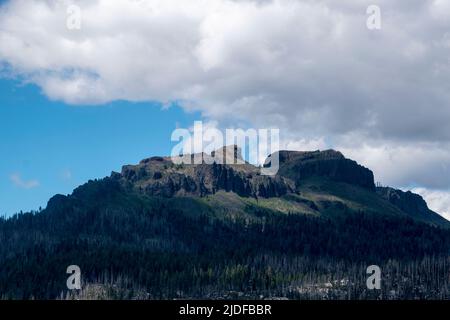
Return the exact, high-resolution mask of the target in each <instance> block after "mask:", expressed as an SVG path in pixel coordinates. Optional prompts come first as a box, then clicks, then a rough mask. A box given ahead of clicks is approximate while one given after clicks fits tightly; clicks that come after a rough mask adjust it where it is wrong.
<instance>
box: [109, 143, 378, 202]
mask: <svg viewBox="0 0 450 320" xmlns="http://www.w3.org/2000/svg"><path fill="white" fill-rule="evenodd" d="M216 154H220V155H224V161H221V163H222V164H218V163H216V162H213V161H211V160H210V159H211V157H214V156H215V155H216ZM277 155H278V156H279V159H280V170H279V173H278V174H277V175H276V176H265V175H261V174H260V168H258V167H255V166H253V165H251V164H249V163H246V162H245V161H244V160H243V158H242V155H241V149H240V148H238V147H237V146H228V147H224V148H221V149H219V150H217V151H215V152H213V153H212V154H211V155H207V154H204V153H201V154H193V155H184V156H183V157H184V158H185V160H186V159H189V160H192V161H187V162H188V163H195V162H197V163H199V164H178V165H176V164H174V163H173V161H172V159H171V158H170V157H152V158H149V159H145V160H142V161H141V162H140V163H139V164H138V165H127V166H124V167H123V168H122V172H121V173H120V174H119V173H113V174H112V176H113V177H114V178H116V179H119V180H120V181H121V182H122V183H124V184H125V185H128V186H129V187H132V188H135V189H137V190H139V191H140V192H143V193H145V194H148V195H158V196H164V197H173V196H184V195H188V194H190V195H197V196H204V195H208V194H214V193H216V192H217V191H219V190H224V191H227V192H234V193H236V194H238V195H239V196H244V197H255V198H258V197H263V198H271V197H278V196H282V195H285V194H287V193H295V192H297V190H298V187H299V183H300V182H301V181H302V180H304V179H307V178H310V177H314V176H317V177H326V178H329V179H331V180H334V181H338V182H345V183H349V184H354V185H357V186H361V187H363V188H366V189H369V190H375V184H374V177H373V173H372V171H370V170H369V169H367V168H364V167H363V166H360V165H359V164H357V163H356V162H355V161H352V160H349V159H346V158H345V157H344V156H343V155H342V154H341V153H340V152H337V151H334V150H327V151H314V152H295V151H280V152H278V154H276V155H275V154H274V155H271V156H269V157H268V160H270V159H271V158H272V157H274V156H277ZM199 159H200V162H199V161H198V160H199ZM207 160H209V162H207ZM207 163H212V164H207Z"/></svg>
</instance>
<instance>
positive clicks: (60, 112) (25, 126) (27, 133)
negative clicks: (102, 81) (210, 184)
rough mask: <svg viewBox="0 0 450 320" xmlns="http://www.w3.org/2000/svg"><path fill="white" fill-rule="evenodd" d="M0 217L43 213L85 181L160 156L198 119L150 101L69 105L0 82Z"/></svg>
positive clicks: (13, 82) (9, 82)
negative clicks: (181, 130) (180, 130)
mask: <svg viewBox="0 0 450 320" xmlns="http://www.w3.org/2000/svg"><path fill="white" fill-rule="evenodd" d="M0 93H1V94H0V137H1V138H0V155H1V157H0V214H7V215H10V214H13V213H15V212H18V211H20V210H23V211H27V210H32V209H33V210H35V209H38V208H39V206H42V207H45V205H46V203H47V200H48V199H49V198H50V197H51V196H53V195H54V194H57V193H61V194H67V193H70V192H71V191H72V190H73V189H74V188H75V187H76V186H78V185H80V184H82V183H84V182H86V181H87V180H89V179H93V178H101V177H104V176H107V175H109V174H110V173H111V171H120V169H121V166H122V165H124V164H132V163H137V162H138V161H140V160H141V159H143V158H146V157H148V156H151V155H168V154H170V150H171V148H172V147H173V144H172V142H171V141H170V136H171V133H172V131H173V129H175V127H176V125H177V124H179V125H180V126H183V127H189V126H191V125H192V123H193V121H194V120H196V119H198V115H196V114H193V113H185V112H183V111H182V110H181V109H180V108H178V107H177V106H172V107H170V108H168V109H163V108H162V106H161V105H160V104H158V103H150V102H147V103H130V102H123V101H119V102H114V103H109V104H105V105H100V106H86V105H84V106H76V105H66V104H64V103H61V102H54V101H50V100H49V99H47V98H46V97H45V96H44V95H42V94H41V92H40V89H39V88H38V87H36V86H34V85H23V84H21V83H20V82H19V81H17V80H10V79H0Z"/></svg>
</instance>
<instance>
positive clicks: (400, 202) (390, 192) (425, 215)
mask: <svg viewBox="0 0 450 320" xmlns="http://www.w3.org/2000/svg"><path fill="white" fill-rule="evenodd" d="M376 191H377V193H378V194H379V195H380V196H381V197H383V198H384V199H386V200H387V201H389V202H390V203H392V204H393V205H395V206H396V207H397V208H399V209H400V210H402V211H403V212H405V213H407V214H408V215H410V216H411V217H414V218H417V219H419V220H426V221H432V222H436V223H439V222H441V221H442V219H443V218H442V217H441V216H440V215H438V214H437V213H435V212H433V211H431V210H430V209H429V208H428V205H427V203H426V202H425V200H424V199H423V198H422V197H421V196H420V195H418V194H415V193H412V192H411V191H407V192H404V191H401V190H397V189H393V188H389V187H377V188H376Z"/></svg>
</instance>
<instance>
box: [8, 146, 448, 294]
mask: <svg viewBox="0 0 450 320" xmlns="http://www.w3.org/2000/svg"><path fill="white" fill-rule="evenodd" d="M217 155H219V156H223V157H224V159H227V160H230V159H232V160H235V162H236V164H217V163H213V164H207V163H206V162H208V163H209V160H211V157H212V156H217ZM274 156H278V157H279V165H280V167H279V171H278V173H277V175H275V176H265V175H261V173H260V171H261V170H260V169H261V168H258V167H255V166H253V165H251V164H249V163H246V162H245V161H244V160H243V159H242V156H241V150H240V149H239V148H238V147H236V146H229V147H225V148H222V149H219V150H217V151H215V152H214V154H212V155H207V154H195V155H185V157H188V158H191V159H195V160H196V161H197V163H198V164H192V165H191V164H175V163H174V162H173V161H172V159H171V158H169V157H152V158H148V159H144V160H142V161H141V162H140V163H139V164H137V165H127V166H124V167H123V168H122V171H121V172H120V173H118V172H113V173H112V174H111V176H109V177H106V178H104V179H101V180H94V181H89V182H87V183H86V184H84V185H82V186H80V187H78V188H77V189H75V190H74V191H73V193H72V194H71V195H67V196H64V195H56V196H54V197H53V198H51V199H50V200H49V202H48V205H47V207H46V209H44V210H42V211H40V212H29V213H22V214H18V215H15V216H13V217H11V218H9V219H2V220H0V294H1V296H2V297H3V298H12V299H29V298H37V299H42V298H45V299H54V298H57V297H63V298H89V299H101V298H107V299H129V298H136V299H140V298H143V299H147V298H150V299H161V298H261V297H264V298H275V297H287V298H293V299H299V298H306V299H344V298H351V299H378V298H392V299H396V298H445V297H450V293H449V289H448V288H449V286H448V284H447V283H446V281H448V276H447V275H448V274H449V271H450V270H449V269H450V261H449V258H448V257H449V253H450V230H449V227H450V222H448V221H447V220H445V219H444V218H442V217H441V216H439V215H438V214H437V213H434V212H433V211H431V210H430V209H429V208H428V207H427V205H426V203H425V201H424V200H423V199H422V198H421V197H420V196H419V195H415V194H413V193H411V192H403V191H400V190H395V189H392V188H387V187H376V186H375V183H374V175H373V173H372V171H370V170H369V169H367V168H365V167H363V166H361V165H359V164H358V163H356V162H355V161H353V160H350V159H347V158H345V157H344V156H343V155H342V154H341V153H340V152H337V151H334V150H327V151H314V152H293V151H280V152H278V154H276V155H275V154H274V155H271V156H270V157H269V158H268V161H270V160H271V159H273V157H274ZM225 163H230V161H226V162H225ZM373 264H375V265H379V266H380V267H381V268H382V270H383V272H384V276H385V277H384V278H383V279H384V280H383V281H384V282H383V288H382V289H381V290H380V291H377V290H375V291H373V290H368V289H367V287H366V268H367V266H369V265H373ZM69 265H78V266H79V267H80V268H81V270H82V279H83V290H81V291H69V290H67V287H66V279H67V276H68V275H67V274H66V273H65V271H66V268H67V266H69ZM430 268H431V269H432V270H433V274H429V270H431V269H430Z"/></svg>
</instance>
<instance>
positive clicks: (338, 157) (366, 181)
mask: <svg viewBox="0 0 450 320" xmlns="http://www.w3.org/2000/svg"><path fill="white" fill-rule="evenodd" d="M279 159H280V170H279V174H280V175H281V176H285V177H289V178H290V179H292V180H293V181H295V182H300V181H301V180H302V179H306V178H310V177H313V176H320V177H328V178H330V179H332V180H335V181H339V182H345V183H349V184H353V185H357V186H360V187H363V188H366V189H370V190H375V183H374V177H373V173H372V171H371V170H369V169H367V168H365V167H363V166H361V165H359V164H358V163H356V161H353V160H350V159H347V158H345V157H344V156H343V155H342V153H340V152H338V151H334V150H327V151H313V152H295V151H280V152H279Z"/></svg>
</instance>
